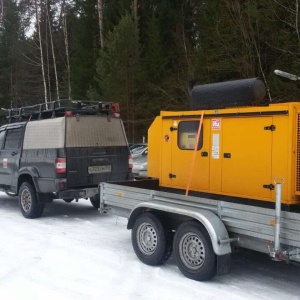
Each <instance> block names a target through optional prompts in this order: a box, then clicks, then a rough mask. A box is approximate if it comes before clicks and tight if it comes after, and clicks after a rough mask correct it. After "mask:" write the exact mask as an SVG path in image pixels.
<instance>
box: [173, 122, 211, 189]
mask: <svg viewBox="0 0 300 300" xmlns="http://www.w3.org/2000/svg"><path fill="white" fill-rule="evenodd" d="M199 123H200V117H199V119H177V120H173V122H172V126H171V132H170V137H171V138H170V141H169V142H170V146H171V151H170V154H171V166H170V167H171V172H170V174H169V178H170V181H171V186H172V188H179V189H186V187H187V185H188V181H189V176H191V181H190V190H194V191H199V190H208V189H209V152H210V151H209V149H210V140H209V136H210V125H209V120H205V119H204V121H203V125H202V128H201V133H200V138H199V143H198V146H197V149H196V154H195V161H194V164H193V153H194V149H195V144H196V138H197V133H198V128H199ZM191 168H192V171H191ZM191 172H192V173H191Z"/></svg>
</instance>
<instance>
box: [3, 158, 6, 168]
mask: <svg viewBox="0 0 300 300" xmlns="http://www.w3.org/2000/svg"><path fill="white" fill-rule="evenodd" d="M2 165H3V169H7V158H3V164H2Z"/></svg>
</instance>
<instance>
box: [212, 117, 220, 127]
mask: <svg viewBox="0 0 300 300" xmlns="http://www.w3.org/2000/svg"><path fill="white" fill-rule="evenodd" d="M211 126H212V130H220V129H221V120H220V119H212V120H211Z"/></svg>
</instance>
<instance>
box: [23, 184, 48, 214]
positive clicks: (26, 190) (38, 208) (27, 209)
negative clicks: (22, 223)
mask: <svg viewBox="0 0 300 300" xmlns="http://www.w3.org/2000/svg"><path fill="white" fill-rule="evenodd" d="M19 206H20V210H21V212H22V214H23V216H24V217H25V218H27V219H34V218H39V217H40V216H41V215H42V213H43V211H44V204H39V203H38V201H37V197H36V192H35V190H34V188H33V187H32V185H31V184H30V183H28V182H23V183H22V185H21V187H20V191H19Z"/></svg>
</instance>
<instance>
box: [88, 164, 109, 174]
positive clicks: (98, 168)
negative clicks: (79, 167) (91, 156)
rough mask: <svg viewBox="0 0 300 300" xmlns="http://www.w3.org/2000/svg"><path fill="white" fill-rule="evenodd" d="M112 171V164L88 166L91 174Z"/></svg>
mask: <svg viewBox="0 0 300 300" xmlns="http://www.w3.org/2000/svg"><path fill="white" fill-rule="evenodd" d="M109 172H111V166H110V165H109V166H90V167H88V173H89V174H98V173H109Z"/></svg>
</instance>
